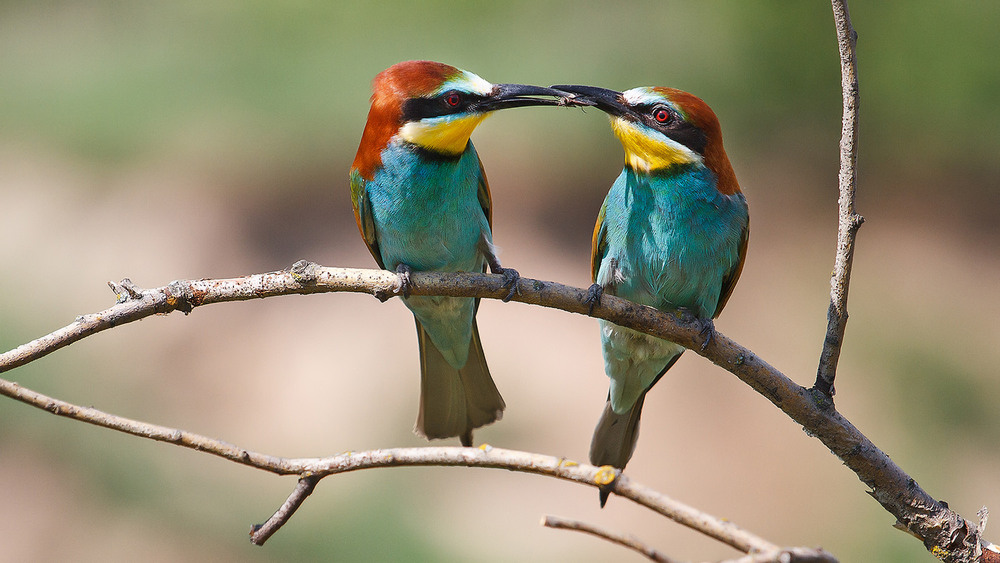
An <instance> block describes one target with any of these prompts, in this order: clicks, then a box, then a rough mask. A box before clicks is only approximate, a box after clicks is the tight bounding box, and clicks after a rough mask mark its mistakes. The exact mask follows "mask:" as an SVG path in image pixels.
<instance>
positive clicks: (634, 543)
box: [542, 515, 680, 563]
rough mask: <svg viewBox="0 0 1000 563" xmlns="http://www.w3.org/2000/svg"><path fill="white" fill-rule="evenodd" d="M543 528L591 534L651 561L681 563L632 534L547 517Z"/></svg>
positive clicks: (543, 519)
mask: <svg viewBox="0 0 1000 563" xmlns="http://www.w3.org/2000/svg"><path fill="white" fill-rule="evenodd" d="M542 526H545V527H546V528H554V529H560V530H574V531H577V532H583V533H585V534H590V535H592V536H596V537H599V538H601V539H604V540H607V541H609V542H611V543H614V544H617V545H620V546H622V547H627V548H629V549H631V550H633V551H636V552H638V553H641V554H642V555H643V556H645V557H646V558H647V559H649V560H650V561H658V562H659V563H680V562H679V561H678V560H676V559H671V558H669V557H667V556H666V555H664V554H662V553H660V552H659V551H657V550H655V549H653V548H652V547H650V546H648V545H646V544H645V543H643V542H642V541H640V540H639V539H638V538H636V537H635V536H633V535H631V534H621V533H618V532H612V531H609V530H605V529H604V528H601V527H599V526H595V525H593V524H588V523H586V522H580V521H579V520H568V519H565V518H560V517H558V516H551V515H549V516H545V517H544V518H542Z"/></svg>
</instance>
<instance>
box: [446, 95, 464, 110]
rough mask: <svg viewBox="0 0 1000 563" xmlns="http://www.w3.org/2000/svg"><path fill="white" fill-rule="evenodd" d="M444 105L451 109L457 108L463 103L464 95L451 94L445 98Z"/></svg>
mask: <svg viewBox="0 0 1000 563" xmlns="http://www.w3.org/2000/svg"><path fill="white" fill-rule="evenodd" d="M444 103H446V104H448V106H449V107H453V108H457V107H458V105H459V104H461V103H462V95H461V94H459V93H458V92H449V93H447V94H445V96H444Z"/></svg>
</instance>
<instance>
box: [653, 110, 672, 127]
mask: <svg viewBox="0 0 1000 563" xmlns="http://www.w3.org/2000/svg"><path fill="white" fill-rule="evenodd" d="M653 119H655V120H656V121H657V122H658V123H666V122H668V121H670V112H669V111H668V110H667V109H666V108H657V109H656V110H655V111H654V112H653Z"/></svg>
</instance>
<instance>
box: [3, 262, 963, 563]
mask: <svg viewBox="0 0 1000 563" xmlns="http://www.w3.org/2000/svg"><path fill="white" fill-rule="evenodd" d="M412 283H413V287H412V288H411V293H412V294H413V295H445V296H466V297H481V298H492V299H502V298H504V297H506V295H507V293H508V289H505V288H504V287H503V283H504V280H503V277H502V276H500V275H495V274H494V275H487V274H473V273H457V274H456V273H438V272H415V273H414V274H413V275H412ZM398 287H399V277H398V276H397V275H396V274H394V273H391V272H387V271H383V270H361V269H345V268H324V267H321V266H318V265H316V264H313V263H310V262H305V261H301V262H298V263H296V264H295V265H294V266H293V267H292V269H291V270H288V271H280V272H270V273H266V274H255V275H251V276H246V277H242V278H232V279H219V280H194V281H175V282H173V283H171V284H169V285H168V286H165V287H160V288H156V289H150V290H142V291H140V290H137V289H135V288H134V287H133V288H132V290H131V291H125V292H118V293H119V295H120V297H119V300H120V301H121V302H120V303H118V304H117V305H115V306H113V307H111V308H109V309H107V310H105V311H102V312H100V313H97V314H92V315H84V316H82V317H79V318H78V319H77V320H76V321H75V322H74V323H72V324H70V325H68V326H66V327H64V328H62V329H59V330H58V331H56V332H53V333H52V334H49V335H46V336H44V337H42V338H39V339H37V340H35V341H32V342H29V343H28V344H25V345H23V346H19V347H18V348H16V349H14V350H12V351H10V352H7V353H4V354H0V372H3V371H6V370H9V369H11V368H13V367H16V366H18V365H23V364H25V363H27V362H30V361H32V360H34V359H37V358H40V357H42V356H44V355H46V354H48V353H51V352H52V351H54V350H56V349H58V348H61V347H62V346H66V345H68V344H70V343H72V342H75V341H77V340H80V339H81V338H84V337H86V336H88V335H91V334H95V333H97V332H100V331H103V330H106V329H108V328H112V327H114V326H118V325H120V324H123V323H126V322H131V321H134V320H138V319H141V318H144V317H148V316H150V315H154V314H157V313H167V312H170V311H174V310H180V311H184V312H190V311H192V310H193V308H194V307H197V306H201V305H207V304H210V303H221V302H226V301H243V300H248V299H256V298H264V297H271V296H277V295H294V294H308V293H321V292H335V291H351V292H364V293H370V294H372V295H375V296H376V297H378V298H380V299H383V300H384V299H387V298H388V297H391V296H392V295H394V291H395V290H396V289H397V288H398ZM122 295H127V296H126V297H123V296H122ZM586 295H587V291H586V290H585V289H581V288H576V287H570V286H566V285H562V284H558V283H553V282H546V281H540V280H533V279H529V278H521V280H520V282H519V293H518V294H517V295H515V296H514V300H515V301H519V302H522V303H530V304H535V305H541V306H544V307H550V308H555V309H560V310H563V311H567V312H571V313H578V314H587V312H588V309H589V305H588V303H586V302H585V298H586ZM592 316H594V317H597V318H601V319H606V320H609V321H611V322H613V323H615V324H618V325H621V326H625V327H629V328H632V329H635V330H638V331H640V332H644V333H646V334H650V335H653V336H657V337H659V338H664V339H667V340H670V341H673V342H676V343H678V344H681V345H682V346H685V347H687V348H690V349H691V350H692V351H694V352H695V353H697V354H699V355H702V356H704V357H706V358H708V359H709V360H711V361H712V362H713V363H715V364H716V365H719V366H720V367H722V368H723V369H725V370H727V371H729V372H731V373H733V374H734V375H736V376H737V377H738V378H740V380H742V381H743V382H744V383H746V384H747V385H749V386H751V387H752V388H754V389H755V390H756V391H757V392H759V393H760V394H761V395H763V396H764V397H766V398H767V399H768V400H769V401H771V402H772V403H773V404H774V405H775V406H777V407H778V408H779V409H781V410H782V411H783V412H784V413H785V414H787V415H788V416H789V417H791V418H792V419H793V420H795V421H796V422H798V423H799V424H801V425H802V427H803V428H804V429H805V430H806V431H807V432H808V433H809V434H810V435H812V436H815V437H816V438H817V439H819V440H820V441H822V442H823V443H824V444H825V445H826V446H827V447H828V448H830V450H831V451H832V452H833V453H834V454H835V455H836V456H837V457H838V458H840V459H841V460H842V461H843V462H844V464H845V465H847V466H848V467H849V468H850V469H851V470H852V471H854V472H855V474H857V476H858V478H859V479H861V481H862V482H864V483H865V484H866V485H867V486H868V487H870V489H871V491H870V494H871V495H872V496H873V497H874V498H875V499H876V500H877V501H878V502H879V503H880V504H881V505H882V506H883V507H884V508H885V509H886V510H888V511H889V512H890V513H892V514H893V515H894V516H896V518H897V519H898V521H899V523H900V524H901V525H902V526H903V527H905V528H906V529H908V530H909V531H911V532H913V533H914V534H915V535H916V536H918V537H920V538H921V539H922V540H923V541H924V544H925V545H926V546H929V549H930V548H931V547H935V548H937V549H938V550H939V551H938V552H939V553H943V554H946V555H943V556H942V557H943V559H944V560H946V561H974V560H975V557H977V556H978V554H979V552H980V547H979V544H980V534H979V531H978V530H977V529H976V527H975V526H973V525H971V524H969V523H968V522H966V521H965V520H964V519H963V518H962V517H961V516H959V515H958V514H957V513H955V512H953V511H951V510H949V509H948V508H947V507H946V506H944V505H943V504H941V503H939V502H938V501H936V500H935V499H934V498H933V497H931V496H930V495H929V494H927V492H926V491H924V490H923V489H922V488H921V487H920V486H919V485H918V484H917V483H916V481H914V480H913V478H911V477H910V476H909V475H907V474H906V473H905V472H904V471H903V470H902V469H901V468H900V467H899V466H898V465H896V464H895V463H894V462H893V461H892V460H891V459H889V456H887V455H886V454H885V453H884V452H882V451H881V450H880V449H878V448H877V447H875V445H874V444H873V443H872V442H871V441H870V440H869V439H868V438H867V437H865V436H864V434H862V433H861V432H860V431H859V430H858V429H857V428H855V427H854V425H852V424H851V423H850V421H848V420H847V419H846V418H844V417H843V416H842V415H841V414H840V413H838V412H837V411H836V409H835V408H834V406H833V404H832V402H831V401H830V400H829V397H828V396H826V395H824V394H823V393H821V392H820V391H811V390H808V389H805V388H803V387H802V386H800V385H798V384H796V383H795V382H793V381H792V380H790V379H789V378H788V377H786V376H785V375H784V374H782V373H781V372H780V371H778V370H777V369H775V368H774V367H772V366H771V365H769V364H768V363H767V362H765V361H763V360H761V359H760V358H758V357H757V356H756V355H755V354H754V353H753V352H751V351H750V350H748V349H746V348H744V347H742V346H740V345H739V344H737V343H736V342H734V341H732V340H730V339H729V338H728V337H726V336H725V335H723V334H722V333H718V332H716V333H715V335H714V337H713V338H712V339H711V340H710V341H708V342H707V343H705V345H704V346H702V344H703V340H702V337H701V326H700V324H699V322H698V320H697V319H679V318H678V317H677V316H676V315H674V314H671V313H665V312H662V311H658V310H656V309H654V308H652V307H647V306H643V305H637V304H635V303H632V302H630V301H627V300H624V299H621V298H618V297H615V296H611V295H608V296H605V297H604V298H602V300H601V303H600V304H599V305H598V306H596V307H594V309H593V314H592ZM25 391H26V390H24V389H23V388H20V387H18V386H17V385H16V384H14V383H11V382H5V381H2V380H0V394H4V395H7V396H10V397H13V398H15V399H18V400H21V401H23V402H28V403H31V404H35V405H36V406H40V407H41V408H46V406H45V405H47V404H48V403H45V402H42V403H41V404H37V403H32V401H31V400H29V399H28V397H27V396H26V395H25ZM45 399H48V398H45ZM39 400H42V399H39ZM48 400H52V399H48ZM43 401H44V400H43ZM50 410H51V409H50ZM91 410H92V409H91ZM57 411H58V409H57ZM97 413H100V411H95V412H94V413H91V414H93V417H94V418H93V420H88V422H93V423H96V419H97V418H99V416H100V415H99V414H97ZM58 414H64V415H66V416H69V414H68V413H65V412H58ZM100 414H103V413H100ZM160 430H161V431H164V430H169V429H160ZM135 433H136V434H137V435H142V434H141V433H139V432H135ZM157 436H160V437H154V436H149V437H151V438H153V439H159V440H162V441H170V442H174V443H178V444H180V445H188V444H187V443H186V442H187V441H188V439H190V440H194V441H196V438H201V437H197V436H196V435H193V434H188V433H180V434H179V436H181V437H182V438H180V439H170V437H171V436H173V435H172V434H170V433H161V434H157ZM185 437H187V438H185ZM188 447H194V446H191V445H188ZM230 448H232V449H230V450H225V451H222V452H212V453H215V455H221V456H222V457H226V458H227V459H232V460H233V461H237V462H239V463H244V464H247V465H254V463H250V462H248V461H245V456H246V455H249V456H251V457H252V454H250V453H249V452H243V451H242V450H239V449H238V448H236V447H235V446H230ZM196 449H198V448H196ZM272 461H274V460H273V459H272ZM279 461H280V460H279ZM279 465H280V464H279ZM285 469H287V470H286V471H285V472H286V473H301V471H297V470H296V469H295V468H285ZM306 470H313V468H312V467H309V468H306ZM621 482H624V479H621V480H616V481H615V482H614V484H613V486H611V487H609V488H610V489H611V490H613V491H615V492H617V490H618V488H619V487H620V486H621Z"/></svg>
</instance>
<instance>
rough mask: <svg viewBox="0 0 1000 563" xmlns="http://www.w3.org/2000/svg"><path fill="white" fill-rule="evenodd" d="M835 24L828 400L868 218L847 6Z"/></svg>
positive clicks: (819, 384) (822, 378) (840, 0)
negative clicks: (837, 85) (834, 221)
mask: <svg viewBox="0 0 1000 563" xmlns="http://www.w3.org/2000/svg"><path fill="white" fill-rule="evenodd" d="M832 2H833V18H834V21H835V22H836V25H837V44H838V46H839V47H840V74H841V87H842V90H843V97H844V116H843V127H842V130H841V136H840V174H839V184H840V197H839V199H838V206H839V226H838V228H837V258H836V260H835V261H834V264H833V276H832V277H831V278H830V309H829V311H828V312H827V326H826V337H825V338H824V340H823V351H822V352H821V353H820V357H819V367H818V368H817V370H816V383H815V387H816V389H819V390H820V391H822V392H823V393H824V394H826V395H827V396H828V397H833V395H834V393H836V390H835V388H834V379H835V378H836V376H837V362H838V361H839V360H840V350H841V347H843V345H844V332H845V331H846V329H847V293H848V290H849V289H850V285H851V266H852V264H853V263H854V240H855V238H856V237H857V234H858V229H859V228H860V227H861V224H862V223H864V221H865V218H864V217H862V216H861V215H858V214H857V213H856V212H855V211H854V190H855V187H856V185H857V163H858V102H859V97H858V70H857V63H856V60H855V48H856V46H857V41H858V34H857V33H856V32H855V31H854V28H853V27H852V26H851V15H850V14H849V13H848V11H847V0H832Z"/></svg>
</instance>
